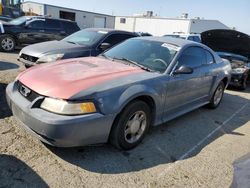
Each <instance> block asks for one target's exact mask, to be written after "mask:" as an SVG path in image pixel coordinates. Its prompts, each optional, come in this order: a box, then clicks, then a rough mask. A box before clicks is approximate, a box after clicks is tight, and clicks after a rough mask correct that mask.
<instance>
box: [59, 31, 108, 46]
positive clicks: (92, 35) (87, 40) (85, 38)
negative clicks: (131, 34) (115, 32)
mask: <svg viewBox="0 0 250 188" xmlns="http://www.w3.org/2000/svg"><path fill="white" fill-rule="evenodd" d="M106 34H107V32H103V31H88V30H81V31H78V32H76V33H73V34H72V35H70V36H68V37H66V38H64V39H63V41H66V42H69V43H76V44H80V45H86V46H92V45H93V44H95V43H96V42H97V41H98V40H100V39H101V38H102V37H103V36H104V35H106Z"/></svg>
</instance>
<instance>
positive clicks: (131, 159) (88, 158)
mask: <svg viewBox="0 0 250 188" xmlns="http://www.w3.org/2000/svg"><path fill="white" fill-rule="evenodd" d="M246 104H249V105H247V106H245V109H244V110H243V111H241V112H239V113H238V114H235V112H236V111H237V110H239V109H240V108H242V106H244V105H246ZM249 110H250V102H249V100H247V99H245V98H242V97H239V96H236V95H231V94H225V97H224V100H223V102H222V104H221V106H220V107H219V108H218V109H216V110H209V109H206V108H200V109H198V110H195V111H193V112H191V113H188V114H186V115H184V116H182V117H179V118H177V119H175V120H173V121H170V122H168V123H165V124H163V125H161V126H158V127H155V128H151V130H150V131H149V133H148V135H147V136H146V138H145V140H144V141H143V143H142V144H141V145H139V146H138V147H137V148H135V149H133V150H131V151H118V150H116V149H114V148H113V147H111V146H109V145H104V146H100V147H83V148H71V149H62V148H54V147H50V146H47V147H48V148H49V149H50V150H51V151H52V152H53V153H54V154H56V155H57V156H59V157H60V158H62V159H63V160H66V161H68V162H69V163H72V164H74V165H76V166H78V167H80V168H82V169H84V170H88V171H91V172H97V173H102V174H119V173H127V172H134V171H139V170H143V169H148V168H151V167H155V166H158V165H161V164H167V163H173V162H175V161H177V160H180V159H181V158H182V157H183V156H184V155H185V154H186V153H187V152H188V151H190V149H192V148H193V147H194V146H196V145H197V143H199V142H200V141H201V140H203V139H204V138H205V137H207V135H209V134H210V133H211V132H212V131H214V130H215V129H218V131H217V132H216V133H215V134H213V135H212V136H211V137H210V138H209V139H207V140H206V139H205V140H204V141H203V142H202V144H201V145H198V146H197V148H196V149H195V150H193V151H192V152H190V153H189V154H188V156H185V157H184V158H189V157H192V156H195V155H197V154H198V153H199V152H200V151H201V150H202V149H203V148H204V147H206V146H207V145H208V144H209V143H211V142H213V141H214V140H216V139H217V138H219V137H221V136H222V135H224V134H234V135H236V136H244V134H241V133H238V132H235V131H234V130H235V129H237V128H239V127H241V126H243V125H244V124H245V123H246V122H248V121H249V119H250V114H249V113H247V111H249ZM233 114H235V116H233V118H232V119H231V120H230V121H229V122H228V123H227V124H225V125H223V122H225V121H227V120H228V119H229V118H230V117H232V115H233Z"/></svg>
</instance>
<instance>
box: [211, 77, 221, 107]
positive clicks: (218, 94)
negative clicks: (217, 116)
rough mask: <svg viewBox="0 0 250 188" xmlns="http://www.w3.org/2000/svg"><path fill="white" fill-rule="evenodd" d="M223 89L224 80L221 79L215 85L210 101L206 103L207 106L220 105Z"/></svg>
mask: <svg viewBox="0 0 250 188" xmlns="http://www.w3.org/2000/svg"><path fill="white" fill-rule="evenodd" d="M224 91H225V84H224V82H222V81H221V82H220V83H219V85H218V86H217V88H216V90H215V92H214V94H213V97H212V99H211V101H210V103H209V104H208V107H209V108H211V109H215V108H217V107H218V106H219V105H220V103H221V101H222V98H223V96H224Z"/></svg>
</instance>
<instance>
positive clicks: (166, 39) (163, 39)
mask: <svg viewBox="0 0 250 188" xmlns="http://www.w3.org/2000/svg"><path fill="white" fill-rule="evenodd" d="M136 39H141V40H149V41H156V42H164V43H169V44H173V45H175V46H179V47H183V46H186V45H195V46H205V45H203V44H200V43H197V42H193V41H190V40H185V39H180V38H174V37H140V38H136Z"/></svg>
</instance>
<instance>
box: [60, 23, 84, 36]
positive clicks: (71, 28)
mask: <svg viewBox="0 0 250 188" xmlns="http://www.w3.org/2000/svg"><path fill="white" fill-rule="evenodd" d="M62 26H63V28H64V30H65V31H66V33H68V34H71V33H74V32H76V31H79V30H80V28H79V27H78V26H77V24H76V23H73V22H62Z"/></svg>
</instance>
